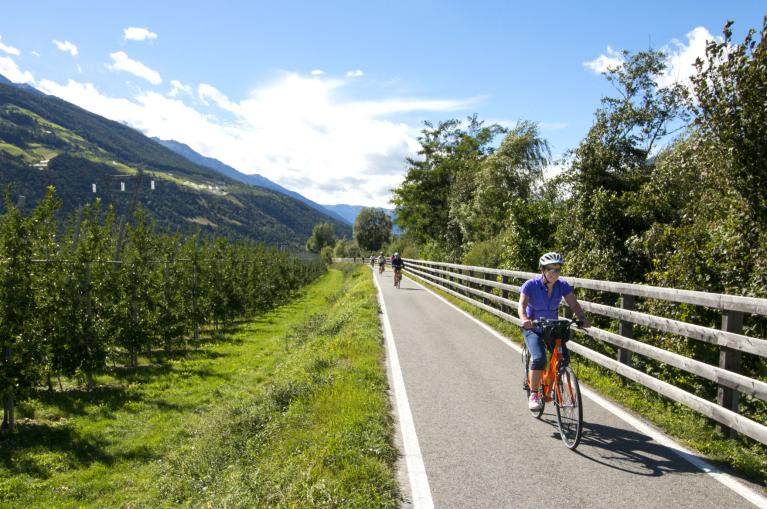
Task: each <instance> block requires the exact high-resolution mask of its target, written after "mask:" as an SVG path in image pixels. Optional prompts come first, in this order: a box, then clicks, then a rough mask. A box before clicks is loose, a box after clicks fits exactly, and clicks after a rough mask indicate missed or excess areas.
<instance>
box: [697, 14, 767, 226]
mask: <svg viewBox="0 0 767 509" xmlns="http://www.w3.org/2000/svg"><path fill="white" fill-rule="evenodd" d="M732 25H733V23H732V22H731V21H730V22H728V23H727V24H726V25H725V27H724V39H723V40H722V41H719V42H717V41H715V40H713V41H709V42H708V43H707V46H706V59H705V60H702V59H698V60H697V61H696V63H695V67H696V69H697V71H698V73H697V75H696V76H695V77H693V78H692V82H693V84H694V91H693V93H692V94H691V96H692V97H691V101H690V106H691V108H693V110H694V111H695V113H696V116H695V125H696V126H698V127H699V128H700V130H701V132H702V134H703V136H704V137H707V138H711V139H712V140H715V143H713V144H712V145H711V146H710V148H711V149H712V150H717V151H719V153H720V155H721V157H722V159H724V160H725V163H726V164H725V165H724V166H722V167H720V168H711V171H714V172H716V174H717V176H718V177H719V178H720V179H721V180H722V181H724V182H726V183H727V185H728V187H729V188H732V189H734V190H735V191H736V192H737V193H738V194H739V195H740V196H741V197H742V198H743V199H744V200H745V201H746V202H747V203H748V210H749V213H750V214H751V215H753V217H754V219H756V220H759V221H761V222H762V223H764V222H765V221H767V192H765V190H766V189H767V108H765V104H764V97H765V96H767V72H765V65H767V64H766V62H767V17H765V20H764V24H763V26H762V29H761V31H760V36H761V38H760V39H759V40H756V38H755V37H754V35H755V31H754V30H753V29H751V30H749V32H748V34H747V35H746V37H745V39H744V41H743V42H742V43H741V44H735V43H733V41H732V30H731V27H732Z"/></svg>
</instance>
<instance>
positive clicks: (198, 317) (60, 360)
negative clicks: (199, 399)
mask: <svg viewBox="0 0 767 509" xmlns="http://www.w3.org/2000/svg"><path fill="white" fill-rule="evenodd" d="M59 206H60V202H59V200H58V199H57V198H56V196H55V194H54V191H53V189H52V188H50V189H48V192H47V195H46V198H45V199H44V200H43V201H42V202H40V203H39V204H38V206H37V207H36V208H35V209H34V210H33V211H32V212H31V214H29V215H28V216H25V215H24V214H23V212H22V210H20V208H18V207H17V206H16V205H14V204H13V203H12V201H11V198H10V192H9V193H7V196H6V203H5V213H4V214H2V215H0V346H2V349H3V350H2V355H0V393H2V394H1V395H2V396H3V401H4V402H6V421H7V422H6V425H7V426H8V427H11V426H12V411H13V403H14V401H15V402H19V401H23V400H24V398H26V397H27V396H28V394H29V390H30V389H31V388H33V387H35V386H37V385H39V384H40V383H42V382H45V383H47V385H48V387H49V389H50V390H52V389H53V387H52V382H51V379H52V378H53V377H56V376H60V375H65V376H68V377H73V376H80V375H82V376H84V378H85V380H86V382H87V385H88V388H89V389H92V388H93V387H94V386H95V381H94V376H95V375H96V374H97V373H99V372H102V371H103V370H104V369H105V367H106V363H107V361H108V360H111V361H112V362H118V361H120V362H122V360H123V359H127V362H126V364H127V365H128V366H129V367H136V366H137V365H138V362H139V357H140V356H142V355H150V354H151V353H152V352H153V351H156V350H158V349H160V348H162V349H164V350H165V352H166V353H170V352H171V351H172V350H173V348H174V347H179V346H182V345H183V343H184V342H185V340H186V339H187V334H189V333H190V332H194V333H195V337H196V336H197V335H198V332H199V330H200V328H201V327H204V326H206V325H208V324H212V325H214V327H216V328H218V327H219V326H220V325H228V324H231V323H232V321H233V320H234V319H235V318H236V317H240V316H249V315H251V316H252V315H254V314H256V313H259V312H263V311H264V310H266V309H269V308H271V307H273V306H274V305H275V304H277V303H279V302H282V301H283V300H284V299H286V298H288V297H289V296H290V295H291V293H292V292H293V291H295V290H296V289H297V288H299V287H301V286H303V285H305V284H306V283H308V282H309V281H312V280H313V279H315V278H316V277H317V276H318V275H319V274H321V273H322V272H324V270H325V266H324V265H323V263H322V262H321V261H320V260H316V259H313V260H312V261H308V262H304V261H300V260H298V259H296V258H295V257H293V256H291V255H289V254H288V253H287V252H285V251H278V250H276V249H274V248H269V247H266V246H264V245H260V244H255V243H253V242H247V241H241V242H238V243H233V242H230V241H228V240H226V239H224V238H218V239H215V240H202V239H201V238H200V237H199V236H196V237H193V238H190V239H188V240H186V241H185V242H184V241H183V240H182V238H181V237H180V235H178V234H176V235H172V236H171V235H160V234H158V233H156V228H155V227H154V226H153V225H152V224H151V223H150V221H149V219H148V217H147V215H146V214H145V213H144V211H143V209H142V208H141V207H139V208H138V210H137V211H136V213H135V215H134V217H133V218H132V221H130V222H128V223H125V222H123V221H120V222H119V223H117V222H116V221H115V214H114V211H113V210H112V209H109V210H107V212H106V213H105V212H104V211H103V210H102V207H101V203H100V201H99V200H97V201H96V202H94V203H91V204H87V205H85V206H84V207H82V208H81V209H80V210H79V211H78V213H77V214H76V215H75V216H73V217H71V219H70V221H69V223H68V225H67V226H66V227H65V228H63V227H61V226H60V225H58V224H57V222H56V220H55V212H56V209H57V208H58V207H59ZM59 231H63V234H61V235H59V237H58V238H57V233H56V232H59ZM328 249H330V248H328Z"/></svg>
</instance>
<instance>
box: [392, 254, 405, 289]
mask: <svg viewBox="0 0 767 509" xmlns="http://www.w3.org/2000/svg"><path fill="white" fill-rule="evenodd" d="M404 267H405V262H404V261H402V257H400V255H399V252H396V253H394V256H392V258H391V268H392V269H394V286H397V283H399V280H400V279H401V278H402V269H403V268H404Z"/></svg>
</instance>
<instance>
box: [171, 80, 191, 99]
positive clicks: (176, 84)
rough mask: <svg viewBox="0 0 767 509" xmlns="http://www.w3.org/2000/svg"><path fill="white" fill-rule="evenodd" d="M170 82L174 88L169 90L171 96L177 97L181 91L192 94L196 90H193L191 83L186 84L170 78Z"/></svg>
mask: <svg viewBox="0 0 767 509" xmlns="http://www.w3.org/2000/svg"><path fill="white" fill-rule="evenodd" d="M170 84H171V86H172V87H173V89H172V90H171V91H170V92H168V95H169V96H170V97H176V96H177V95H178V93H179V92H184V93H185V94H189V95H192V94H193V93H194V90H192V87H191V86H189V85H184V84H183V83H181V82H180V81H178V80H170Z"/></svg>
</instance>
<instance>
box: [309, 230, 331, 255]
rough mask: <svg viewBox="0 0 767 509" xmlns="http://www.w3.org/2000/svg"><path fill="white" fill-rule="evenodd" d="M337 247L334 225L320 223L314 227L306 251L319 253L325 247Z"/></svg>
mask: <svg viewBox="0 0 767 509" xmlns="http://www.w3.org/2000/svg"><path fill="white" fill-rule="evenodd" d="M335 245H336V234H335V232H334V231H333V225H332V224H330V223H319V224H316V225H314V228H313V229H312V236H311V237H309V240H307V241H306V249H307V250H309V251H311V252H312V253H319V252H320V251H321V250H322V248H323V247H325V246H330V247H333V246H335Z"/></svg>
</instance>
